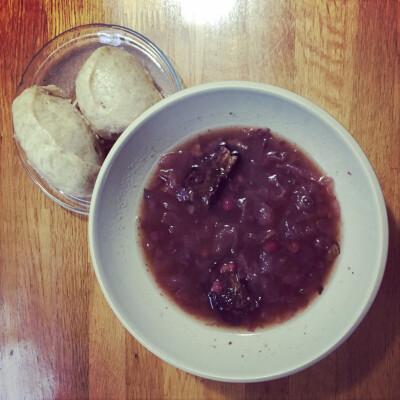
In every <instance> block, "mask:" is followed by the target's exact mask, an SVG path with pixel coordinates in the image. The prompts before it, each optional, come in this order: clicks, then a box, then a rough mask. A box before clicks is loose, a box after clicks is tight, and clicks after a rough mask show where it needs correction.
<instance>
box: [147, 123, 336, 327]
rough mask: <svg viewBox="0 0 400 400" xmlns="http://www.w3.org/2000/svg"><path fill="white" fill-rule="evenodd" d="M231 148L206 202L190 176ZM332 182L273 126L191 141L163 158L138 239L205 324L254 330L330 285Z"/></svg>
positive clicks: (162, 278) (161, 276)
mask: <svg viewBox="0 0 400 400" xmlns="http://www.w3.org/2000/svg"><path fill="white" fill-rule="evenodd" d="M221 144H222V145H225V146H226V147H227V148H228V149H229V150H230V151H232V152H233V154H237V156H238V160H237V162H236V164H235V165H234V166H233V168H232V170H231V171H230V174H229V175H228V178H227V179H226V180H225V181H223V182H222V183H221V184H220V186H219V187H218V190H217V191H216V193H215V196H213V197H212V199H211V201H210V204H209V206H204V205H203V204H199V203H196V202H191V201H190V200H188V196H187V190H186V188H185V178H186V177H187V176H188V174H189V173H190V172H191V171H192V170H193V169H194V168H196V166H198V165H199V163H200V162H201V159H202V158H204V156H205V155H208V154H210V153H213V152H215V151H216V149H217V148H218V147H219V146H220V145H221ZM339 222H340V215H339V205H338V202H337V200H336V197H335V195H334V192H333V180H332V179H329V178H326V177H323V173H322V171H321V170H320V169H319V168H318V167H317V166H316V165H315V164H314V163H313V162H312V161H311V160H310V159H309V158H308V157H306V156H305V155H304V153H302V152H301V151H300V150H299V149H297V148H296V147H294V146H293V145H292V144H290V143H288V142H287V141H285V140H283V139H281V138H279V137H277V136H275V135H273V134H272V133H271V132H270V130H269V129H249V128H229V129H224V130H219V131H215V132H209V133H206V134H202V135H199V136H197V137H195V138H194V139H191V140H189V141H187V142H185V143H183V144H182V145H180V146H179V147H177V148H175V149H173V150H172V151H171V152H170V153H168V154H166V155H164V156H163V157H162V158H161V160H160V161H159V163H158V165H157V168H156V171H155V172H154V173H153V175H152V177H151V179H150V181H149V182H148V184H147V188H146V189H145V192H144V198H143V204H142V209H141V215H140V235H141V236H140V237H141V244H142V247H143V251H144V254H145V258H146V260H147V263H148V266H149V269H150V271H151V272H152V273H153V275H154V277H155V279H156V281H157V283H158V284H159V286H160V287H161V288H162V290H163V291H164V292H166V293H167V294H168V295H169V296H170V297H171V298H172V299H173V300H174V301H175V302H176V304H178V305H179V306H180V307H182V308H183V309H184V310H185V311H187V312H189V313H191V314H193V315H195V316H196V317H198V318H202V319H204V320H205V321H206V322H207V323H214V324H218V325H235V326H240V327H245V328H247V329H250V330H253V329H255V328H257V327H263V326H266V325H268V324H271V323H276V322H281V321H284V320H286V319H288V318H290V317H291V316H293V315H294V314H295V313H296V312H297V311H298V310H301V309H303V308H304V307H305V306H307V304H308V303H309V302H310V300H311V299H313V298H314V297H315V296H316V295H318V294H321V292H322V290H323V286H324V284H325V282H326V279H327V277H328V275H329V272H330V270H331V268H332V265H333V263H334V260H335V258H336V256H337V255H338V253H339V244H338V241H339V226H340V223H339Z"/></svg>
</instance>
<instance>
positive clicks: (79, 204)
mask: <svg viewBox="0 0 400 400" xmlns="http://www.w3.org/2000/svg"><path fill="white" fill-rule="evenodd" d="M83 29H86V30H93V32H85V33H84V34H83V35H82V36H77V37H76V38H73V39H71V40H68V41H66V42H65V43H63V44H61V45H60V46H59V47H57V50H59V48H60V47H62V46H63V45H64V44H66V43H70V42H72V41H73V40H79V39H81V38H84V37H85V36H88V35H93V34H95V33H96V32H101V30H103V29H104V30H106V29H110V30H115V31H116V32H118V33H120V34H122V33H126V34H128V35H130V36H132V37H136V38H138V39H139V40H141V41H143V42H144V43H145V44H146V45H147V46H149V47H150V49H151V51H152V52H154V53H155V54H156V55H157V57H159V58H160V59H161V60H162V61H163V62H164V63H165V65H166V67H167V70H168V72H169V73H170V74H171V78H172V83H173V84H174V85H175V86H176V88H177V91H178V92H179V91H181V90H182V89H183V86H182V82H181V80H180V78H179V76H178V73H177V72H176V70H175V68H174V66H173V65H172V63H171V61H170V60H169V59H168V57H167V56H166V55H165V53H164V52H163V51H162V50H161V49H160V48H159V47H158V46H157V45H156V44H155V43H154V42H153V41H151V40H150V39H149V38H147V37H146V36H144V35H143V34H141V33H139V32H137V31H135V30H132V29H130V28H127V27H124V26H121V25H116V24H103V23H92V24H84V25H78V26H74V27H72V28H70V29H67V30H65V31H63V32H61V33H59V34H58V35H56V36H54V37H53V38H52V39H50V40H49V41H47V42H46V43H45V44H44V45H43V46H42V47H41V48H40V49H39V50H38V51H37V52H36V53H35V54H34V56H33V57H32V58H31V59H30V61H29V62H28V64H27V66H26V67H25V69H24V71H23V73H22V75H21V79H20V81H19V83H18V85H17V88H16V91H15V96H18V95H19V94H20V93H21V90H22V88H23V86H24V85H25V84H26V83H25V77H26V75H27V74H28V72H29V71H30V68H31V66H32V65H33V64H34V63H35V61H36V60H37V59H38V58H39V57H40V56H41V54H42V53H43V52H44V51H45V50H46V49H47V48H49V47H50V46H51V45H52V44H53V43H54V42H57V41H58V40H60V39H62V38H63V37H65V36H68V35H69V34H71V33H74V32H77V33H78V32H79V31H80V30H83ZM55 51H56V50H55ZM53 53H54V52H52V53H51V54H53ZM48 57H49V56H47V58H46V59H45V60H44V61H43V62H42V64H43V63H44V62H46V60H47V59H48ZM13 138H14V144H15V148H16V151H17V155H18V158H19V159H20V162H21V164H22V166H23V168H24V170H25V172H26V173H27V174H28V176H29V178H30V179H31V181H32V182H33V183H34V184H35V185H36V186H38V187H39V189H40V190H41V191H42V192H43V193H44V194H45V195H46V196H47V197H48V198H49V199H50V200H52V201H54V202H55V203H56V204H58V205H60V206H61V207H63V208H65V209H66V210H68V211H72V212H75V213H77V214H81V215H87V216H88V215H89V209H90V203H91V198H90V197H88V198H77V197H74V196H72V195H68V194H62V193H58V192H57V189H55V188H53V186H52V185H51V184H50V183H48V182H47V181H46V180H45V179H43V178H42V177H41V175H40V173H39V172H38V171H36V169H35V168H33V166H32V165H31V164H30V163H29V161H28V160H27V159H26V157H24V153H25V152H24V150H23V148H22V146H21V145H20V143H19V142H18V141H17V140H16V139H15V136H14V134H13ZM42 180H44V182H42Z"/></svg>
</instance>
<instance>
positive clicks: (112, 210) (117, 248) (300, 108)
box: [89, 82, 387, 382]
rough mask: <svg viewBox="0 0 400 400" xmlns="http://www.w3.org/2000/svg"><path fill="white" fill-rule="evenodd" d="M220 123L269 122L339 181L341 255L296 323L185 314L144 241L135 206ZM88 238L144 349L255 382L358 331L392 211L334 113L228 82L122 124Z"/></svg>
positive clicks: (220, 376) (289, 369)
mask: <svg viewBox="0 0 400 400" xmlns="http://www.w3.org/2000/svg"><path fill="white" fill-rule="evenodd" d="M222 126H254V127H269V128H270V129H271V130H272V131H274V132H275V133H277V134H279V135H281V136H282V137H285V138H287V139H289V140H290V141H292V142H294V143H296V144H297V145H298V146H299V147H300V148H302V149H303V150H304V151H305V152H306V153H308V154H309V155H310V156H311V157H312V158H313V159H314V160H315V161H316V162H317V163H318V164H319V165H320V166H321V167H322V169H323V170H324V171H325V172H326V174H327V175H329V176H331V177H333V178H334V179H335V189H336V193H337V197H338V200H339V203H340V206H341V213H342V228H341V237H342V238H341V254H340V256H339V259H338V260H337V262H336V265H335V267H334V271H333V273H332V276H331V278H330V280H329V281H328V284H327V285H326V287H325V289H324V291H323V292H322V295H321V296H319V297H318V298H317V299H316V300H315V301H313V302H312V304H311V305H310V306H309V307H308V308H307V309H306V310H304V311H303V312H301V313H299V314H298V315H296V316H295V317H294V318H292V319H291V320H289V321H287V322H285V323H283V324H280V325H275V326H272V327H269V328H265V329H260V330H256V331H255V332H253V333H251V332H246V331H235V330H231V331H229V330H226V329H221V328H217V327H212V326H206V325H205V324H204V323H202V322H201V321H198V320H196V319H194V318H193V317H191V316H188V315H186V314H185V313H183V312H182V311H181V310H180V309H178V308H177V307H176V306H175V305H174V304H172V303H171V302H170V301H169V299H168V298H167V297H166V296H162V294H161V292H160V290H159V288H158V287H157V285H156V284H155V283H154V281H153V278H152V276H151V275H150V273H149V272H148V271H147V270H146V266H145V265H144V262H143V259H142V255H141V250H140V248H139V246H138V244H137V225H136V224H137V215H138V204H139V202H140V199H141V197H142V190H143V187H144V183H145V182H146V179H147V177H148V175H149V172H150V171H151V170H152V168H153V166H154V163H155V162H156V160H157V159H158V157H159V156H160V155H161V154H162V153H164V152H165V151H166V150H167V149H168V148H170V147H171V146H174V145H175V144H176V143H177V142H179V141H181V140H184V139H185V138H187V137H188V136H190V135H193V134H195V133H201V132H205V131H206V130H207V129H210V128H216V127H222ZM89 239H90V248H91V255H92V260H93V264H94V268H95V271H96V274H97V277H98V280H99V283H100V285H101V287H102V290H103V292H104V294H105V296H106V298H107V300H108V302H109V303H110V305H111V307H112V309H113V310H114V312H115V313H116V315H117V316H118V317H119V319H120V320H121V322H122V323H123V324H124V326H125V327H126V328H127V329H128V330H129V332H131V333H132V334H133V335H134V336H135V337H136V338H137V339H138V340H139V341H140V342H141V343H142V344H143V345H144V346H146V347H147V348H148V349H149V350H151V351H152V352H154V353H155V354H156V355H158V356H159V357H161V358H162V359H164V360H165V361H167V362H169V363H171V364H173V365H175V366H176V367H178V368H181V369H183V370H186V371H188V372H191V373H193V374H196V375H199V376H203V377H207V378H211V379H217V380H223V381H241V382H250V381H261V380H267V379H272V378H276V377H280V376H284V375H288V374H290V373H293V372H296V371H298V370H300V369H303V368H305V367H307V366H308V365H310V364H312V363H314V362H316V361H318V360H319V359H321V358H322V357H323V356H325V355H326V354H328V353H329V352H330V351H332V350H333V349H334V348H336V347H337V346H338V345H339V344H340V343H341V342H342V341H343V340H344V339H345V338H347V337H348V335H349V334H350V333H351V332H352V331H353V330H354V329H355V327H356V326H357V325H358V323H359V322H360V321H361V319H362V318H363V316H364V315H365V313H366V312H367V310H368V309H369V307H370V305H371V303H372V301H373V299H374V297H375V294H376V292H377V290H378V288H379V284H380V281H381V279H382V275H383V271H384V267H385V262H386V254H387V218H386V211H385V206H384V202H383V198H382V193H381V191H380V187H379V184H378V182H377V179H376V177H375V174H374V172H373V170H372V168H371V166H370V164H369V163H368V160H367V159H366V157H365V155H364V154H363V152H362V151H361V149H360V148H359V147H358V145H357V144H356V142H355V141H354V140H353V138H352V137H351V135H350V134H349V133H348V132H347V131H346V130H345V129H344V128H343V127H342V126H341V125H340V124H339V123H338V122H337V121H336V120H334V119H333V118H332V117H331V116H329V115H328V114H327V113H326V112H324V111H323V110H321V109H320V108H318V107H317V106H315V105H314V104H312V103H310V102H309V101H307V100H305V99H303V98H301V97H299V96H296V95H294V94H292V93H290V92H287V91H285V90H282V89H278V88H275V87H271V86H267V85H261V84H252V83H244V82H225V83H216V84H207V85H202V86H199V87H196V88H191V89H186V90H184V91H183V92H180V93H178V94H175V95H173V96H171V97H169V98H167V99H165V100H163V101H162V102H160V103H158V104H156V105H155V106H153V107H152V108H151V109H150V110H148V111H147V112H145V113H144V114H143V115H142V116H141V117H139V118H138V119H137V120H136V121H135V122H134V123H133V124H132V125H131V126H130V127H129V128H128V129H127V130H126V131H125V132H124V134H123V135H122V136H121V138H120V139H119V141H118V143H117V145H116V146H114V148H113V149H112V150H111V152H110V154H109V157H108V158H107V160H106V161H105V164H104V165H103V167H102V170H101V172H100V175H99V178H98V180H97V182H96V186H95V190H94V195H93V199H92V206H91V209H90V217H89ZM229 342H232V344H229Z"/></svg>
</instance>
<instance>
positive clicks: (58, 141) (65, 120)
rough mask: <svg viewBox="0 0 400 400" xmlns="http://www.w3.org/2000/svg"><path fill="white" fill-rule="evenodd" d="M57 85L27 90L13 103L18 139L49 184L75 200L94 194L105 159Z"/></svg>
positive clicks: (91, 135)
mask: <svg viewBox="0 0 400 400" xmlns="http://www.w3.org/2000/svg"><path fill="white" fill-rule="evenodd" d="M60 96H61V93H60V91H59V90H58V89H57V88H56V87H55V86H45V87H38V86H33V87H31V88H28V89H25V90H24V91H23V92H22V93H21V94H20V95H19V96H18V97H17V98H16V99H15V100H14V102H13V105H12V113H13V124H14V133H15V137H16V139H17V140H18V141H19V142H20V144H21V147H22V148H23V149H24V151H25V153H26V156H27V158H28V161H29V163H30V164H31V165H32V167H33V168H34V169H35V170H36V171H37V172H38V173H39V175H41V176H42V177H43V178H44V179H45V180H47V181H48V182H49V183H50V184H52V185H54V186H56V187H57V188H58V189H60V190H61V191H62V192H64V193H65V194H68V195H72V196H76V197H88V196H90V195H91V193H92V190H93V186H94V182H95V180H96V177H97V174H98V172H99V170H100V166H101V163H102V161H103V157H102V155H101V151H100V150H99V149H98V147H97V144H96V139H95V137H94V135H93V134H92V132H91V131H90V128H89V127H88V125H87V124H86V122H85V120H84V119H83V117H82V115H81V114H80V113H79V111H77V109H76V108H75V107H74V106H73V105H72V104H71V102H70V100H67V99H63V98H62V97H60Z"/></svg>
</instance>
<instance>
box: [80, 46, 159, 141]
mask: <svg viewBox="0 0 400 400" xmlns="http://www.w3.org/2000/svg"><path fill="white" fill-rule="evenodd" d="M76 99H77V101H78V105H79V108H80V110H81V112H82V114H83V115H84V117H85V118H86V120H87V121H88V123H89V125H90V127H91V128H92V130H93V131H94V132H96V133H97V134H98V135H99V136H101V137H103V138H104V139H116V138H117V137H118V136H119V134H120V133H121V132H122V131H124V129H125V128H126V127H127V126H128V125H129V124H130V123H131V122H132V121H133V120H134V119H135V118H136V117H138V116H139V115H140V114H141V113H142V112H143V111H145V110H146V109H147V108H149V107H150V106H152V105H153V104H155V103H156V102H158V101H159V100H161V95H160V93H159V92H158V90H157V89H156V87H155V86H154V83H153V81H152V80H151V78H150V76H149V74H148V73H147V71H146V70H145V69H144V68H143V67H142V66H141V65H140V63H139V62H138V61H137V60H136V59H135V57H134V56H133V55H132V54H130V53H128V52H127V51H125V50H122V49H120V48H117V47H113V46H102V47H99V48H98V49H97V50H95V51H94V52H93V53H92V54H91V55H90V57H89V58H88V59H87V61H86V62H85V64H84V65H83V66H82V68H81V70H80V71H79V73H78V77H77V79H76Z"/></svg>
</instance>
